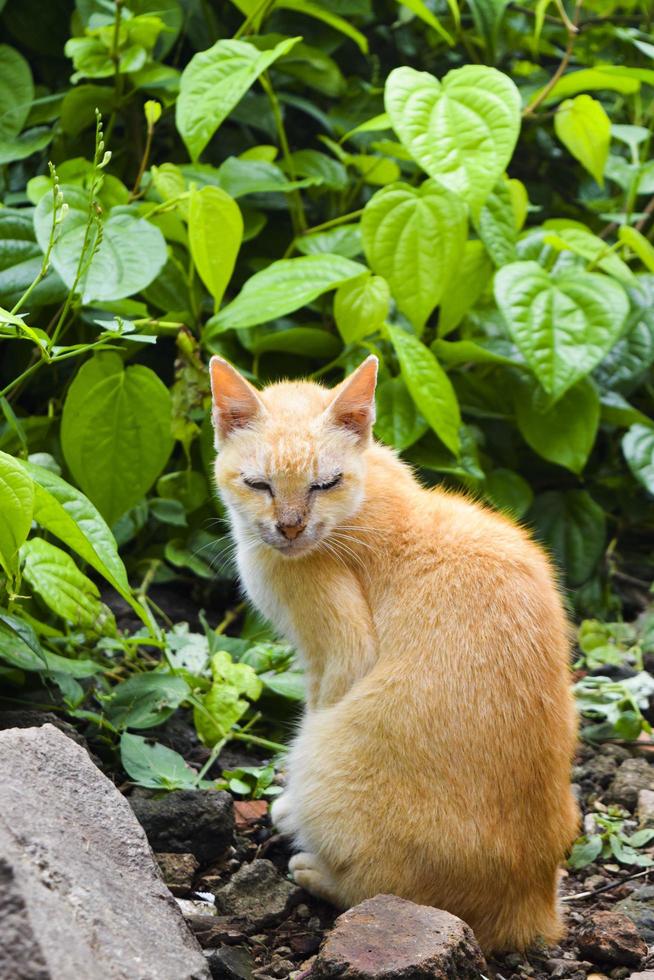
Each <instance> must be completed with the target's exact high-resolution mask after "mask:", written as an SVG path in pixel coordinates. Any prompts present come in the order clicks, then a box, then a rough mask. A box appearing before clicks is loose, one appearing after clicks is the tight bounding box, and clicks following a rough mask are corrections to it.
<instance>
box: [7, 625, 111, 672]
mask: <svg viewBox="0 0 654 980" xmlns="http://www.w3.org/2000/svg"><path fill="white" fill-rule="evenodd" d="M0 659H2V660H4V661H5V662H6V663H8V664H11V665H12V666H13V667H16V668H18V669H19V670H27V671H30V672H31V673H41V672H44V673H48V674H53V673H56V674H60V675H61V674H65V675H66V676H68V677H92V676H93V675H94V674H99V673H100V671H101V670H102V665H101V664H97V663H95V661H93V660H88V659H86V658H80V659H79V660H75V659H74V658H72V657H61V656H59V654H57V653H51V652H50V651H49V650H45V649H44V648H43V647H42V646H41V644H40V643H39V639H38V637H37V635H36V633H35V632H34V630H33V629H32V627H31V626H30V625H29V624H28V623H26V622H25V620H24V619H19V618H18V616H12V615H11V614H10V613H2V612H0Z"/></svg>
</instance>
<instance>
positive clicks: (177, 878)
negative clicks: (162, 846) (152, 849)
mask: <svg viewBox="0 0 654 980" xmlns="http://www.w3.org/2000/svg"><path fill="white" fill-rule="evenodd" d="M155 858H156V859H157V864H158V865H159V870H160V871H161V874H162V875H163V880H164V881H165V882H166V884H167V885H168V887H169V888H170V890H171V892H172V893H173V895H179V896H184V895H187V894H188V893H189V892H190V890H191V887H192V885H193V876H194V875H195V872H196V871H197V870H198V868H199V864H198V862H197V860H196V859H195V857H194V856H193V855H192V854H169V853H166V852H164V853H163V854H155Z"/></svg>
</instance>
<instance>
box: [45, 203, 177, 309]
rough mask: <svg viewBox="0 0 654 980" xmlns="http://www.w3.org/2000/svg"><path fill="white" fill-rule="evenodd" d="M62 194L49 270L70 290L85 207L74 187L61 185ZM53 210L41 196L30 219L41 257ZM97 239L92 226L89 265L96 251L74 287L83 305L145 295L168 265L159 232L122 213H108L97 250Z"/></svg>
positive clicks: (83, 229) (82, 234) (83, 232)
mask: <svg viewBox="0 0 654 980" xmlns="http://www.w3.org/2000/svg"><path fill="white" fill-rule="evenodd" d="M62 192H63V195H64V199H65V201H66V204H67V205H68V212H67V214H66V216H65V217H64V219H63V221H62V223H61V226H60V231H59V235H58V238H57V242H56V244H55V247H54V249H53V251H52V264H53V265H54V267H55V269H56V270H57V272H58V273H59V275H60V276H61V278H62V279H63V281H64V282H65V283H66V285H67V286H68V287H69V288H72V286H73V284H74V282H75V277H76V275H77V267H78V263H79V260H80V255H81V254H82V248H83V243H84V238H85V235H86V226H87V220H88V211H89V201H88V193H87V192H86V191H84V190H83V189H82V188H81V187H77V186H75V185H74V184H66V185H62ZM52 207H53V198H52V195H51V194H45V195H44V196H43V197H42V198H41V200H40V201H39V203H38V206H37V208H36V211H35V213H34V228H35V231H36V238H37V241H38V243H39V245H40V246H41V248H42V249H43V251H44V252H45V251H46V249H47V247H48V239H49V237H50V231H51V228H52ZM97 236H98V231H97V227H95V226H94V228H93V229H92V231H91V233H90V244H88V245H87V248H86V251H85V253H84V254H85V256H86V258H85V262H86V263H87V264H88V260H89V259H91V255H92V249H95V251H94V253H93V258H92V259H91V261H90V264H88V269H87V271H86V273H84V274H83V275H82V278H81V281H80V284H79V287H78V289H79V291H80V292H81V293H82V301H83V302H84V303H90V302H91V301H92V300H112V301H113V300H117V299H123V298H124V297H126V296H132V295H133V294H134V293H138V292H140V291H141V290H142V289H145V288H146V286H148V285H149V284H150V283H151V282H152V280H153V279H155V278H156V277H157V276H158V275H159V273H160V271H161V270H162V269H163V267H164V265H165V264H166V257H167V253H166V242H165V240H164V237H163V235H162V234H161V232H160V231H159V229H158V228H155V226H154V225H152V224H150V222H149V221H145V220H144V219H143V218H135V217H134V216H133V215H132V214H131V213H129V212H127V211H125V210H124V209H122V208H120V207H116V208H112V209H111V210H110V212H109V216H108V217H107V218H106V220H104V222H103V229H102V240H101V242H100V244H99V245H98V244H97V240H98V237H97Z"/></svg>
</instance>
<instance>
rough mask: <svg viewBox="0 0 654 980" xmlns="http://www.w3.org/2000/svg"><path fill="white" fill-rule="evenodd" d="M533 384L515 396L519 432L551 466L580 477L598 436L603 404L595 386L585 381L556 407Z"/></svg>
mask: <svg viewBox="0 0 654 980" xmlns="http://www.w3.org/2000/svg"><path fill="white" fill-rule="evenodd" d="M546 401H547V395H546V394H545V392H544V391H543V389H542V388H540V387H539V386H537V385H536V384H534V382H533V381H532V382H531V384H526V383H525V384H520V385H518V387H517V388H516V392H515V407H516V419H517V422H518V428H519V429H520V432H521V434H522V436H523V438H524V440H525V442H526V443H528V445H530V446H531V448H532V449H533V450H534V451H535V452H537V453H538V455H539V456H542V457H543V459H547V460H549V461H550V462H551V463H558V464H559V466H565V467H566V469H568V470H572V472H573V473H581V471H582V470H583V468H584V466H585V464H586V460H587V459H588V456H589V455H590V451H591V449H592V448H593V444H594V442H595V436H596V435H597V426H598V424H599V417H600V403H599V397H598V394H597V390H596V388H595V385H594V384H593V383H592V382H591V381H589V380H588V379H587V378H584V379H583V381H580V382H579V384H576V385H575V386H574V387H573V388H570V389H569V390H568V391H567V392H566V393H565V395H563V397H562V398H560V399H559V400H558V401H557V403H556V404H555V405H552V406H551V407H550V406H548V405H547V404H544V403H545V402H546Z"/></svg>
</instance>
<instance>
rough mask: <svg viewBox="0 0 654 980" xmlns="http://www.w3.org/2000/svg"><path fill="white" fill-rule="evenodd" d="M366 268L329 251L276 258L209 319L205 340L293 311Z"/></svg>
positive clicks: (360, 273) (354, 276) (359, 273)
mask: <svg viewBox="0 0 654 980" xmlns="http://www.w3.org/2000/svg"><path fill="white" fill-rule="evenodd" d="M365 271H366V268H365V266H363V265H360V264H359V263H358V262H352V261H351V260H350V259H344V258H343V257H342V256H340V255H329V254H328V253H323V254H320V255H305V256H301V257H300V258H297V259H279V260H278V261H277V262H272V263H271V264H270V265H269V266H267V267H266V268H265V269H262V271H261V272H257V273H255V274H254V275H253V276H252V277H251V278H250V279H248V281H247V282H246V283H245V285H244V286H243V289H242V290H241V292H240V293H239V294H238V296H237V297H236V299H234V300H232V302H231V303H229V304H228V305H227V306H226V307H225V308H224V309H222V310H221V311H220V313H218V314H216V316H213V317H212V318H211V319H210V320H209V322H208V323H207V326H206V328H205V334H204V340H205V342H207V341H210V340H211V338H212V337H213V336H214V335H215V334H219V333H222V332H223V331H224V330H231V329H241V328H242V327H253V326H256V324H258V323H265V322H266V321H267V320H274V319H275V318H276V317H280V316H284V315H285V314H286V313H292V312H293V310H298V309H300V307H302V306H306V305H307V303H311V302H313V300H314V299H317V298H318V296H322V294H323V293H326V292H327V291H328V290H330V289H337V288H338V287H339V286H341V285H342V284H343V283H344V282H348V280H350V279H355V278H356V277H357V276H360V275H362V274H363V273H364V272H365Z"/></svg>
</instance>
